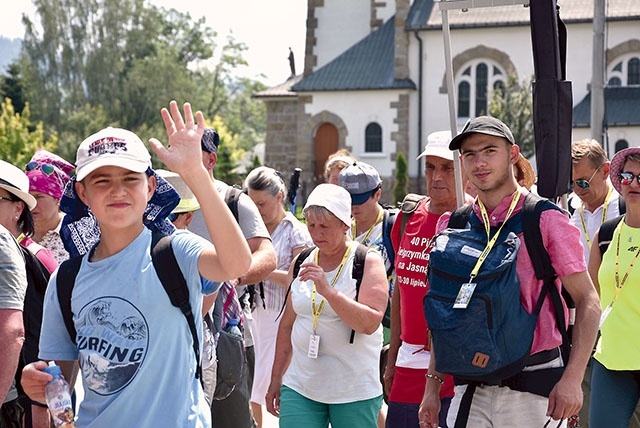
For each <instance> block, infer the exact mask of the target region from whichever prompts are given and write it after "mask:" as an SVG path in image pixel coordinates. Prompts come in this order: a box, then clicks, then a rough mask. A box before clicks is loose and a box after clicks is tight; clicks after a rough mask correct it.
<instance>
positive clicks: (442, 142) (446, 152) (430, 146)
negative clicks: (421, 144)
mask: <svg viewBox="0 0 640 428" xmlns="http://www.w3.org/2000/svg"><path fill="white" fill-rule="evenodd" d="M450 142H451V131H436V132H432V133H431V134H429V135H428V136H427V144H426V146H425V148H424V151H423V152H422V153H420V156H418V157H417V158H416V160H418V159H420V158H423V157H425V156H437V157H439V158H442V159H447V160H450V161H452V160H453V152H452V151H451V150H450V149H449V143H450Z"/></svg>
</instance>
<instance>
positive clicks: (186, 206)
mask: <svg viewBox="0 0 640 428" xmlns="http://www.w3.org/2000/svg"><path fill="white" fill-rule="evenodd" d="M156 174H158V175H159V176H160V177H162V178H164V179H165V180H167V181H168V182H169V184H171V186H173V188H174V189H176V192H178V195H180V203H179V204H178V206H177V207H175V208H174V209H173V211H171V212H172V213H175V214H180V213H188V212H191V211H196V210H199V209H200V204H199V203H198V200H197V199H196V197H195V196H194V194H193V192H192V191H191V189H189V186H187V185H186V183H185V182H184V180H182V177H180V175H178V174H176V173H175V172H173V171H167V170H166V169H157V170H156Z"/></svg>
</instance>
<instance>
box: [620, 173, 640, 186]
mask: <svg viewBox="0 0 640 428" xmlns="http://www.w3.org/2000/svg"><path fill="white" fill-rule="evenodd" d="M634 178H635V179H636V180H638V185H640V174H638V175H635V174H633V173H631V172H621V173H619V174H618V180H620V184H622V185H623V186H631V183H633V179H634Z"/></svg>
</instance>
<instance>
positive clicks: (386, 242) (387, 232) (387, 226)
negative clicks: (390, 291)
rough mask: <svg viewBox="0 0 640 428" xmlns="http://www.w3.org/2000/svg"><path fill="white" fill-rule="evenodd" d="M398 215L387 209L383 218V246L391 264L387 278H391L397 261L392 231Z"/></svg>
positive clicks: (394, 210) (396, 212)
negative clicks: (392, 241)
mask: <svg viewBox="0 0 640 428" xmlns="http://www.w3.org/2000/svg"><path fill="white" fill-rule="evenodd" d="M397 214H398V210H396V209H388V208H385V209H384V215H383V217H382V245H383V246H384V248H385V250H386V251H387V257H388V258H389V262H390V266H389V269H387V278H390V277H391V274H392V273H393V269H394V267H395V261H396V253H395V251H393V245H392V244H391V229H393V225H394V223H395V222H396V218H398V216H397Z"/></svg>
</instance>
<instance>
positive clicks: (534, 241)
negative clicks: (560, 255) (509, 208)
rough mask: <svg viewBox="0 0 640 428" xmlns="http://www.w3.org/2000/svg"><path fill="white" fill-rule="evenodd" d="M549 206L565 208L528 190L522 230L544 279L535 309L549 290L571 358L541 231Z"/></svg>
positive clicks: (565, 353)
mask: <svg viewBox="0 0 640 428" xmlns="http://www.w3.org/2000/svg"><path fill="white" fill-rule="evenodd" d="M548 209H557V210H558V211H560V212H562V210H561V209H560V208H559V207H558V206H557V205H555V204H553V203H552V202H551V201H549V200H548V199H544V198H541V197H540V196H538V195H535V194H533V193H529V194H528V195H527V196H526V197H525V200H524V205H523V208H522V233H523V235H524V242H525V245H526V247H527V252H528V253H529V258H530V259H531V263H532V264H533V269H534V271H535V273H536V277H537V278H538V280H541V281H544V284H543V286H542V290H541V291H540V296H539V298H538V302H537V304H536V308H535V313H536V314H538V313H540V309H541V308H542V304H543V302H544V299H545V297H546V294H547V293H548V294H549V296H550V298H551V302H552V304H553V309H554V313H555V317H556V324H557V326H558V330H559V331H560V334H561V335H562V354H563V359H564V360H565V361H568V358H569V350H570V347H571V341H570V338H569V333H568V332H567V328H566V327H565V326H566V322H565V317H564V308H563V306H562V300H563V298H562V296H561V295H560V293H559V292H558V288H557V287H556V286H555V280H556V278H557V274H556V271H555V269H553V266H552V265H551V258H550V257H549V253H548V252H547V249H546V248H545V247H544V243H543V241H542V233H541V232H540V216H541V214H542V212H543V211H546V210H548ZM570 299H571V296H569V295H568V294H566V297H565V300H567V305H568V306H570V305H573V301H568V300H570Z"/></svg>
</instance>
